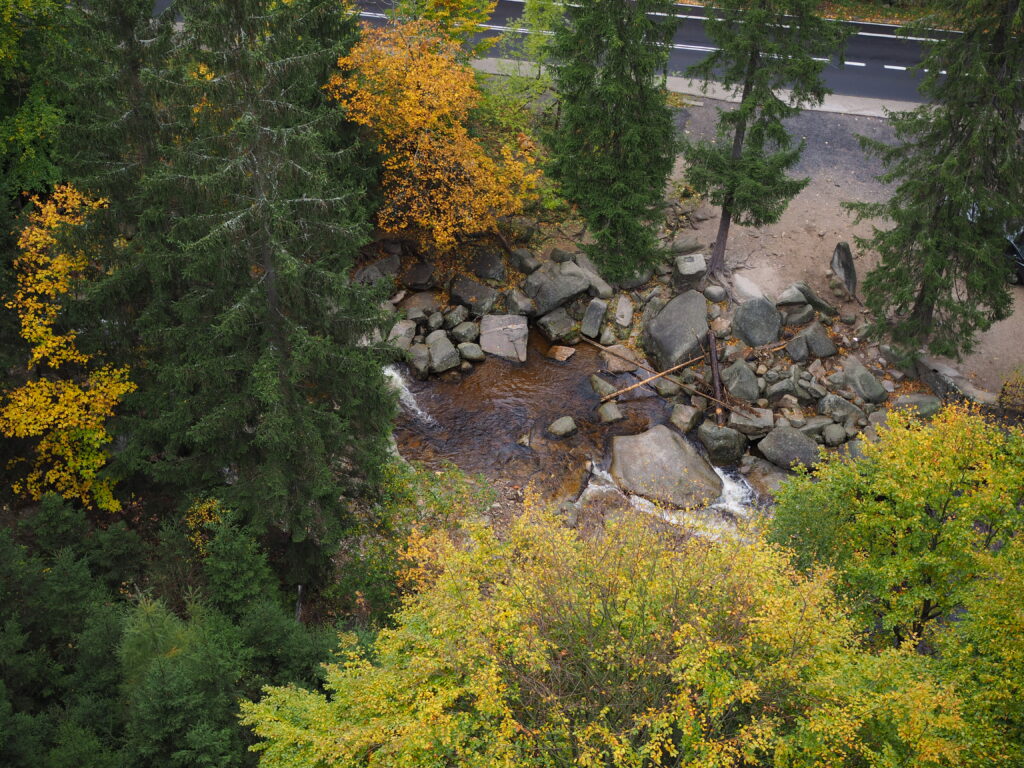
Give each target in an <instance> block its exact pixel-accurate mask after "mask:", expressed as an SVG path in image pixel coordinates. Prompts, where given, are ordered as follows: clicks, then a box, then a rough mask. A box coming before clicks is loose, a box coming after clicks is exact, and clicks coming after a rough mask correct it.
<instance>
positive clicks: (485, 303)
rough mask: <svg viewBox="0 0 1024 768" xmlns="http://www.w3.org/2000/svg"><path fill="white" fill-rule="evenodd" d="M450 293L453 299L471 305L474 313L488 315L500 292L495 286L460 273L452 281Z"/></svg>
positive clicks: (471, 310) (457, 302)
mask: <svg viewBox="0 0 1024 768" xmlns="http://www.w3.org/2000/svg"><path fill="white" fill-rule="evenodd" d="M449 293H450V294H451V297H452V301H454V302H455V303H456V304H463V305H465V306H466V307H469V311H470V312H472V313H473V314H474V315H486V314H487V313H488V312H490V311H491V307H493V306H494V302H495V301H496V300H497V298H498V292H497V291H495V290H494V289H493V288H491V287H490V286H488V285H483V284H482V283H478V282H477V281H476V280H473V279H472V278H469V277H466V276H465V275H459V276H458V277H456V278H455V279H454V280H453V281H452V287H451V290H450V291H449Z"/></svg>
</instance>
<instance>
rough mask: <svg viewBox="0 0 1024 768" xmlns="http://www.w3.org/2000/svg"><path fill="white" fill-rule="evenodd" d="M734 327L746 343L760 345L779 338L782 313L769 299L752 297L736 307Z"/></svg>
mask: <svg viewBox="0 0 1024 768" xmlns="http://www.w3.org/2000/svg"><path fill="white" fill-rule="evenodd" d="M732 327H733V330H734V332H735V333H736V335H737V336H739V337H740V338H741V339H742V340H743V341H744V342H745V343H746V344H748V345H750V346H751V347H760V346H763V345H765V344H771V343H772V342H774V341H778V340H779V330H780V329H781V328H782V315H781V314H780V313H779V310H777V309H776V308H775V305H774V304H772V303H771V302H770V301H768V299H765V298H760V299H751V300H750V301H747V302H744V303H743V304H740V306H739V307H738V308H737V309H736V314H735V315H734V316H733V320H732Z"/></svg>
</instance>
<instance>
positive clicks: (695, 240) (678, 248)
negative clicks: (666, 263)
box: [668, 232, 703, 253]
mask: <svg viewBox="0 0 1024 768" xmlns="http://www.w3.org/2000/svg"><path fill="white" fill-rule="evenodd" d="M701 248H703V246H702V245H701V242H700V238H699V237H697V235H695V234H693V233H692V232H681V233H679V234H678V235H676V236H675V238H674V239H673V240H672V244H671V245H670V246H669V247H668V249H669V251H671V252H672V253H693V252H694V251H699V250H700V249H701Z"/></svg>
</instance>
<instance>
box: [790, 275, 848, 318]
mask: <svg viewBox="0 0 1024 768" xmlns="http://www.w3.org/2000/svg"><path fill="white" fill-rule="evenodd" d="M793 285H794V286H796V287H797V288H798V289H799V290H800V293H802V294H803V295H804V298H805V299H807V303H808V304H810V305H811V306H812V307H814V308H815V309H816V310H818V311H819V312H821V314H823V315H825V316H827V317H835V316H836V315H838V314H839V310H838V309H836V308H835V307H833V306H832V305H831V304H829V303H828V302H827V301H825V300H824V299H823V298H821V297H820V296H819V295H818V294H816V293H815V292H814V290H813V289H812V288H811V286H809V285H808V284H807V283H804V282H800V283H793Z"/></svg>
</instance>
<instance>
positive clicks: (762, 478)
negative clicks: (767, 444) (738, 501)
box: [740, 456, 789, 497]
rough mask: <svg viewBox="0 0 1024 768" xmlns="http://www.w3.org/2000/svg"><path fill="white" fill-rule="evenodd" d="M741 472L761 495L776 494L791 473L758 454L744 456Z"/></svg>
mask: <svg viewBox="0 0 1024 768" xmlns="http://www.w3.org/2000/svg"><path fill="white" fill-rule="evenodd" d="M740 472H741V473H743V476H744V477H745V478H746V480H747V482H748V483H750V487H751V488H753V489H754V490H755V491H757V493H759V494H760V495H761V496H769V497H770V496H774V495H775V493H776V492H777V491H778V490H779V487H780V486H781V485H782V483H783V482H785V481H786V479H787V478H789V473H788V472H786V471H785V470H782V469H779V468H778V467H776V466H775V465H774V464H772V463H771V462H770V461H765V460H764V459H761V458H758V457H756V456H744V457H743V466H742V467H741V468H740Z"/></svg>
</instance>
